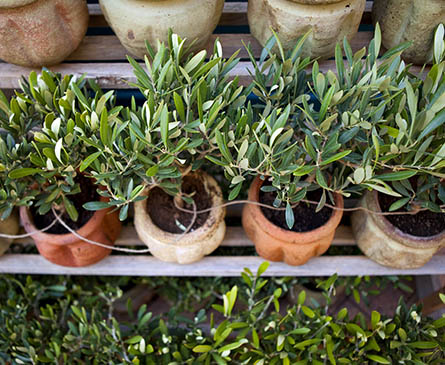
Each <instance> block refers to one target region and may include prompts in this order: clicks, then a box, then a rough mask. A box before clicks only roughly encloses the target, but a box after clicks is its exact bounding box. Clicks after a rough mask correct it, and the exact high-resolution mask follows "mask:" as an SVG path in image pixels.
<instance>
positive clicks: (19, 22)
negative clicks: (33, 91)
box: [0, 0, 89, 67]
mask: <svg viewBox="0 0 445 365" xmlns="http://www.w3.org/2000/svg"><path fill="white" fill-rule="evenodd" d="M88 19H89V16H88V7H87V3H86V1H85V0H3V1H0V59H2V60H3V61H6V62H9V63H14V64H17V65H21V66H27V67H41V66H51V65H55V64H58V63H60V62H62V61H63V60H64V59H65V58H67V57H68V56H69V55H70V54H71V53H72V52H73V51H74V50H75V49H76V48H77V47H78V46H79V44H80V42H81V41H82V39H83V37H84V36H85V33H86V31H87V28H88Z"/></svg>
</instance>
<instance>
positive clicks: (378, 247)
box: [351, 191, 445, 269]
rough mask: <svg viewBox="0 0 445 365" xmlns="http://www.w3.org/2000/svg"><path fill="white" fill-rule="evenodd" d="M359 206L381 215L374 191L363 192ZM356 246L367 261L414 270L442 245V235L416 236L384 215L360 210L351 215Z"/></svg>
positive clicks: (444, 240)
mask: <svg viewBox="0 0 445 365" xmlns="http://www.w3.org/2000/svg"><path fill="white" fill-rule="evenodd" d="M360 205H361V206H362V207H365V208H367V209H369V210H371V211H374V212H381V209H380V205H379V201H378V193H377V191H372V192H366V193H365V195H364V196H363V198H362V199H361V201H360ZM351 222H352V229H353V231H354V235H355V239H356V240H357V245H358V246H359V247H360V249H361V250H362V251H363V253H364V254H365V255H366V256H368V257H369V258H370V259H372V260H374V261H376V262H378V263H379V264H381V265H384V266H389V267H394V268H398V269H415V268H418V267H421V266H423V265H425V264H426V263H427V262H428V261H429V260H431V258H432V257H433V255H434V254H435V253H436V252H437V251H438V250H439V249H440V248H441V247H442V246H444V245H445V232H443V233H441V234H439V235H436V236H432V237H416V236H413V235H410V234H407V233H404V232H402V231H401V230H400V229H398V228H397V227H395V226H394V225H392V224H391V223H390V222H389V221H388V219H386V218H385V216H382V215H376V214H371V213H368V212H365V211H362V210H359V211H356V212H354V213H353V214H352V216H351Z"/></svg>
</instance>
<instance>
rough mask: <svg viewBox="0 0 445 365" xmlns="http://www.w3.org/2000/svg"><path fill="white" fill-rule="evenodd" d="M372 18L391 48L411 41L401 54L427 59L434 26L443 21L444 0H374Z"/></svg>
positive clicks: (413, 59)
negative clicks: (378, 25) (410, 44)
mask: <svg viewBox="0 0 445 365" xmlns="http://www.w3.org/2000/svg"><path fill="white" fill-rule="evenodd" d="M372 16H373V19H374V22H379V24H380V27H381V30H382V44H383V46H384V47H385V48H388V49H389V48H392V47H395V46H397V45H399V44H400V43H403V42H406V41H411V42H413V45H412V47H410V48H409V49H408V50H406V51H405V52H404V53H403V55H402V57H403V58H404V59H405V60H406V61H408V62H412V63H415V64H424V63H426V62H428V61H429V60H431V56H432V50H433V39H434V32H435V29H436V27H437V26H438V25H439V24H440V23H445V1H444V0H374V5H373V8H372Z"/></svg>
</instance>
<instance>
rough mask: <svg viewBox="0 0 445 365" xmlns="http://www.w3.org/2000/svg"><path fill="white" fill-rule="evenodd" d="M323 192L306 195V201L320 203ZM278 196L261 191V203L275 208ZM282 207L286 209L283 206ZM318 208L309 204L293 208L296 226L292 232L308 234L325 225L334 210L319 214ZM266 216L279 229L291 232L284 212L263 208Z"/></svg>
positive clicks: (326, 210) (311, 192) (323, 211)
mask: <svg viewBox="0 0 445 365" xmlns="http://www.w3.org/2000/svg"><path fill="white" fill-rule="evenodd" d="M321 194H322V191H321V190H315V191H310V192H308V193H307V195H306V200H312V201H317V202H318V201H320V198H321ZM275 198H276V194H275V193H274V192H264V191H261V190H260V203H263V204H267V205H271V206H273V202H274V201H275ZM282 207H285V205H284V204H283V205H282ZM316 208H317V206H316V205H315V204H308V203H304V202H300V203H299V204H298V205H297V206H296V207H295V208H293V212H294V217H295V224H294V226H293V227H292V229H291V231H293V232H308V231H312V230H314V229H317V228H318V227H321V226H322V225H323V224H325V223H326V222H327V221H328V220H329V218H331V215H332V209H331V208H328V207H324V208H323V209H322V210H320V211H319V212H315V210H316ZM261 211H262V212H263V214H264V216H265V217H266V218H267V219H268V220H269V221H271V222H272V223H273V224H275V225H276V226H278V227H281V228H283V229H286V230H289V227H288V225H287V223H286V213H285V211H284V210H274V209H269V208H265V207H261Z"/></svg>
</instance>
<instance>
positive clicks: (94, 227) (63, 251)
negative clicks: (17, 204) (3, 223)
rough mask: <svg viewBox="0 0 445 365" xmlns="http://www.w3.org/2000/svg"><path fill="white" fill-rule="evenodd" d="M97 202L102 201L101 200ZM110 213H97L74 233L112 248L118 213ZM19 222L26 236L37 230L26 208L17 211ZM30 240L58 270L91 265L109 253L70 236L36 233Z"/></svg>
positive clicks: (117, 227)
mask: <svg viewBox="0 0 445 365" xmlns="http://www.w3.org/2000/svg"><path fill="white" fill-rule="evenodd" d="M101 201H106V200H105V198H103V197H101ZM111 211H112V209H111V208H108V209H102V210H98V211H97V212H95V213H94V214H93V216H92V217H91V219H90V220H89V221H88V222H87V223H85V224H84V225H83V226H82V227H80V229H79V230H77V231H76V232H77V233H78V234H79V235H81V236H82V237H85V238H88V239H90V240H92V241H96V242H100V243H102V244H104V245H108V246H110V247H111V246H113V244H114V241H115V240H116V239H117V238H118V237H119V234H120V232H121V227H122V225H121V222H120V221H119V213H118V212H111ZM20 218H21V219H22V224H23V226H24V227H25V230H26V232H28V233H29V232H35V231H37V230H38V228H36V226H35V225H34V220H33V217H32V214H31V211H30V210H29V209H28V208H26V207H21V208H20ZM32 238H33V240H34V242H35V244H36V246H37V249H38V250H39V253H40V254H41V255H42V256H43V257H45V258H46V259H47V260H49V261H51V262H52V263H54V264H57V265H61V266H71V267H80V266H88V265H92V264H94V263H96V262H98V261H100V260H102V259H103V258H105V257H106V256H108V255H109V254H110V253H111V249H108V248H104V247H99V246H96V245H93V244H91V243H87V242H85V241H83V240H81V239H79V238H77V237H76V236H74V235H73V234H72V233H66V234H51V233H46V232H38V233H36V234H33V235H32Z"/></svg>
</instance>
